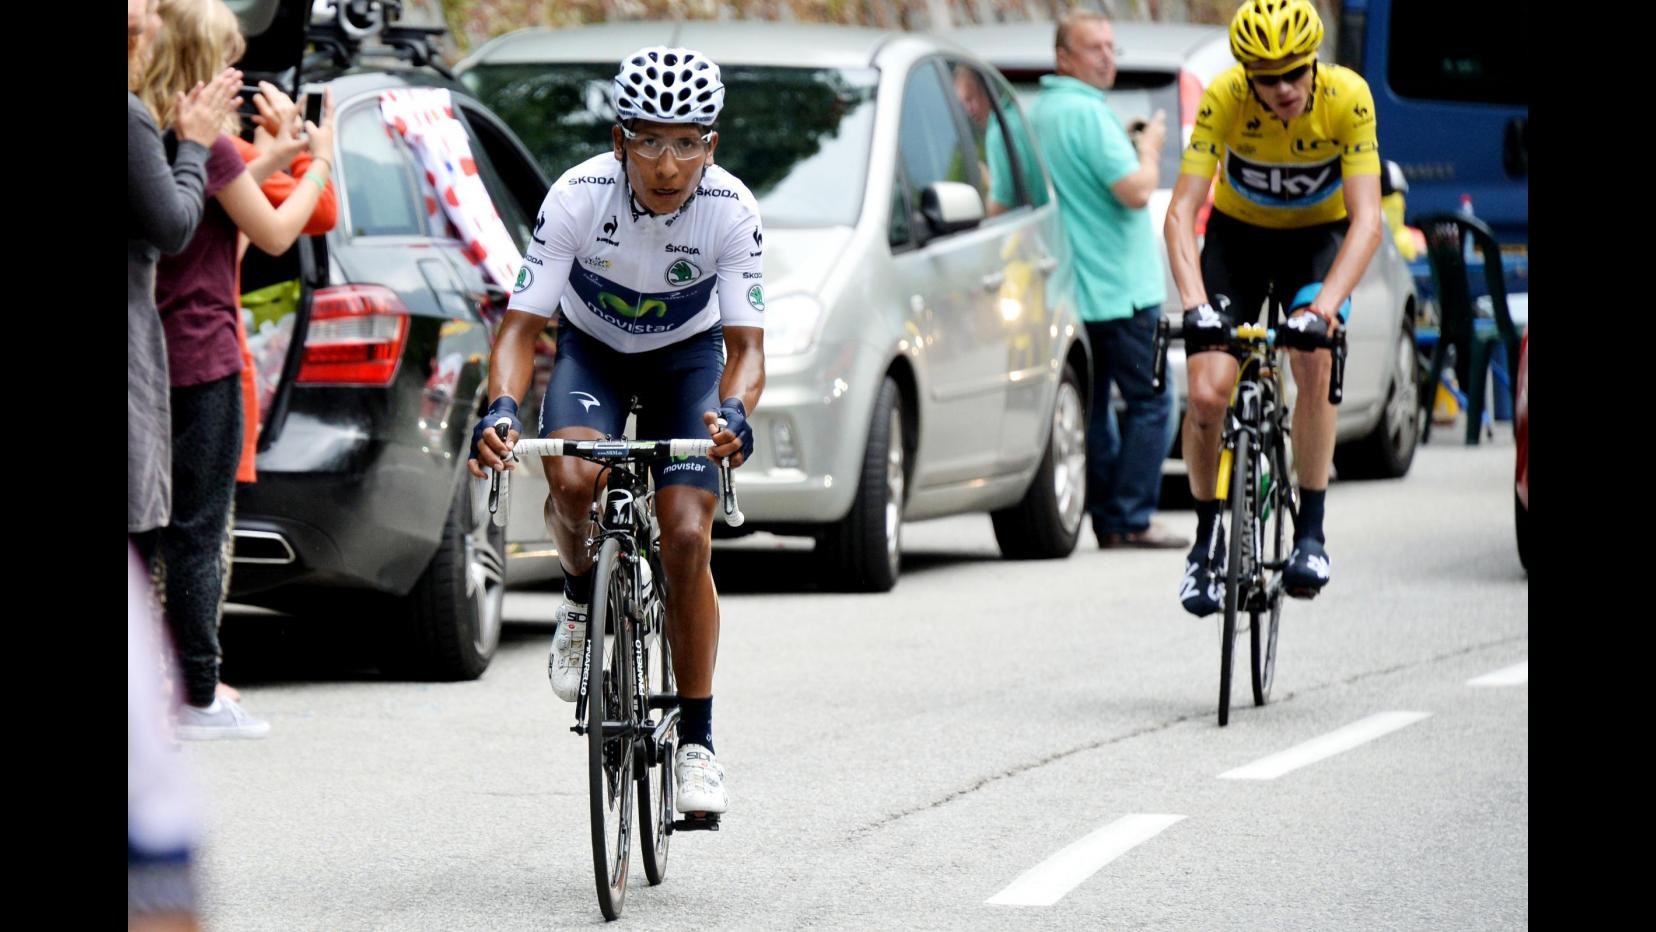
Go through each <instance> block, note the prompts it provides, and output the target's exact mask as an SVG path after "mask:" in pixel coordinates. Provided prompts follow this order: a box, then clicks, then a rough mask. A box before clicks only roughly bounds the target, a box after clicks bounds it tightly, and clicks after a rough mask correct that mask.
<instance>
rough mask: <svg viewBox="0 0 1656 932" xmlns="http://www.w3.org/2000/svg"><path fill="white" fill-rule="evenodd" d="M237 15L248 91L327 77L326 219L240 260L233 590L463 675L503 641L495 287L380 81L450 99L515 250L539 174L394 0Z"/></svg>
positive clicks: (470, 674) (410, 669)
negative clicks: (484, 472) (493, 375)
mask: <svg viewBox="0 0 1656 932" xmlns="http://www.w3.org/2000/svg"><path fill="white" fill-rule="evenodd" d="M234 6H237V7H239V9H238V10H237V12H238V15H240V16H241V17H242V22H243V25H244V29H245V30H246V32H247V33H248V36H249V49H248V53H247V55H246V56H245V57H244V58H243V61H242V63H241V65H240V67H241V68H242V69H243V71H244V72H245V73H246V74H247V81H248V83H249V84H252V83H255V82H256V81H258V80H261V79H263V80H270V81H272V82H273V83H276V84H277V85H278V86H281V87H284V88H287V89H289V90H290V91H291V90H294V89H303V90H304V91H306V92H309V93H311V94H312V95H315V96H317V97H319V96H320V93H321V89H322V88H323V87H327V88H331V89H332V92H333V100H334V119H335V128H336V134H335V144H334V151H335V167H334V174H333V181H334V185H335V190H336V192H337V194H338V198H339V215H338V223H337V225H336V226H335V228H334V230H333V231H332V232H330V233H328V234H327V235H325V236H318V237H302V238H301V239H300V241H299V243H297V244H296V245H295V246H294V248H293V249H291V250H289V251H288V253H286V254H285V255H282V256H279V257H270V256H266V255H264V254H262V253H260V252H259V251H258V250H257V249H250V250H249V251H248V254H247V258H246V259H245V261H244V264H243V269H242V291H243V293H244V295H246V298H245V299H244V321H245V322H246V323H247V329H248V336H249V342H250V345H251V347H252V349H253V352H254V356H255V360H256V369H257V373H258V387H259V396H260V398H259V400H260V422H261V426H260V433H259V438H258V458H257V469H258V481H257V482H256V483H254V484H251V485H242V486H240V487H238V490H237V496H236V511H235V531H234V544H235V554H234V563H233V575H232V580H231V595H230V597H231V599H232V600H233V601H236V602H241V603H247V604H254V605H264V606H268V607H272V608H277V609H282V610H287V611H294V612H299V613H304V614H307V615H312V614H324V615H325V614H331V613H339V612H340V610H345V611H347V612H349V613H350V614H353V615H361V614H364V613H366V614H367V615H368V617H369V618H370V619H372V621H373V623H374V624H376V625H378V626H379V629H378V631H379V634H378V642H379V643H380V645H381V646H382V648H383V650H382V652H381V653H382V659H383V666H384V668H385V669H386V670H387V671H388V672H392V673H395V674H397V675H412V676H418V677H426V678H435V679H473V678H476V677H478V676H480V675H482V673H483V671H484V670H485V669H486V668H487V667H488V664H489V661H490V659H491V657H492V656H493V654H494V651H495V647H496V644H497V643H498V641H499V637H500V617H501V603H502V597H503V592H504V586H505V582H506V564H507V558H506V553H507V542H506V540H505V539H504V535H503V534H502V533H501V529H500V528H498V527H495V526H494V524H493V523H492V522H491V521H490V520H489V515H488V513H487V509H486V506H485V502H486V496H487V492H488V489H487V486H486V484H485V483H482V482H480V481H478V480H473V479H472V478H471V477H470V475H469V474H468V473H467V471H466V468H465V460H466V455H467V454H466V448H467V442H468V440H469V438H470V432H471V428H472V425H473V424H474V423H476V419H477V418H478V417H479V416H480V414H481V412H482V410H483V408H484V407H485V406H486V400H485V399H484V397H483V394H484V391H485V389H486V387H487V366H488V358H489V346H490V339H491V333H492V324H493V323H495V322H498V320H499V318H500V316H501V315H502V314H503V313H504V309H505V301H506V298H507V291H506V290H505V289H504V288H502V287H500V286H498V285H497V284H495V283H493V282H489V281H487V279H486V277H485V276H484V274H483V273H482V271H481V270H480V269H479V268H478V266H477V265H476V263H475V262H474V260H473V259H472V258H471V257H469V255H468V252H467V248H466V246H465V244H464V243H463V242H461V241H460V240H459V239H458V238H456V237H454V236H452V235H447V233H446V232H442V231H444V229H445V228H444V224H445V223H446V221H444V220H443V219H442V218H441V213H440V212H439V211H437V210H436V205H435V202H434V201H433V200H431V199H430V192H429V191H427V190H425V189H426V188H427V187H429V183H428V182H427V181H426V180H425V171H424V169H423V168H421V166H420V163H419V162H418V159H417V157H416V156H415V155H414V153H413V152H412V151H411V150H410V148H409V147H408V146H407V145H406V144H405V143H404V142H403V141H402V139H401V137H400V136H399V135H398V134H397V133H396V132H394V131H393V130H392V129H391V128H389V127H388V126H387V125H386V124H385V122H384V121H383V119H382V118H381V116H380V109H379V105H378V101H379V95H380V93H381V92H383V91H387V90H391V89H397V88H407V87H437V88H445V89H447V90H448V91H449V93H450V94H451V96H452V101H453V105H454V106H453V109H454V115H455V117H456V118H457V119H458V120H459V121H460V122H461V123H462V124H464V126H465V127H466V129H467V131H468V134H469V137H470V143H471V148H472V152H473V155H474V157H475V161H476V163H477V167H478V170H479V173H480V175H481V177H482V179H483V181H484V183H485V185H486V187H487V188H488V190H489V193H490V195H491V197H492V199H493V201H494V205H495V208H496V210H497V211H498V212H499V214H500V217H501V219H502V220H503V221H504V222H505V225H506V228H507V229H508V230H509V231H510V232H511V234H512V237H513V238H514V239H515V240H517V243H518V246H519V248H520V249H522V248H523V247H524V246H526V245H527V244H528V242H529V236H530V233H531V232H532V231H531V227H530V222H531V221H532V219H533V218H534V216H535V211H536V210H537V209H538V206H539V204H540V201H541V199H542V197H543V196H544V195H545V193H546V189H547V184H546V180H545V178H544V176H543V175H542V174H541V172H540V170H539V168H538V167H537V166H536V165H535V164H534V161H533V160H532V159H531V157H530V156H529V154H528V152H527V151H526V150H525V149H524V147H523V145H522V143H520V142H519V141H518V139H517V138H516V137H515V136H514V135H513V134H512V132H511V131H510V130H509V129H507V128H506V126H505V124H504V123H502V122H501V121H500V120H499V119H498V118H497V117H495V116H494V115H493V114H492V113H490V112H489V111H488V109H487V108H485V107H484V106H483V105H482V104H480V103H478V102H477V101H476V100H475V99H474V98H472V97H471V96H470V95H469V94H468V93H467V92H466V90H465V89H464V88H463V87H462V86H460V85H459V84H457V83H455V82H454V81H452V80H451V79H450V78H449V76H448V75H447V73H446V72H445V71H443V70H442V69H441V66H440V65H434V64H431V63H432V62H433V61H435V59H434V56H433V53H432V50H431V39H432V38H433V36H434V35H435V34H437V33H440V30H431V29H412V28H406V27H401V26H398V25H397V24H396V21H395V17H396V15H397V13H398V12H399V10H398V5H397V4H395V3H387V4H381V5H379V6H377V7H372V8H369V9H370V12H369V13H367V14H363V13H362V11H361V10H358V11H357V12H352V11H351V9H350V5H347V4H339V5H337V7H330V8H329V9H328V11H327V13H325V14H320V15H323V16H325V17H326V18H327V21H324V22H313V21H312V20H311V4H310V3H309V2H303V0H300V2H290V0H281V2H272V0H264V2H258V0H254V2H251V3H249V2H243V3H239V4H234ZM358 6H361V7H364V8H368V5H358ZM261 20H262V21H263V22H262V23H261ZM307 44H308V45H310V46H311V47H312V49H313V51H311V52H310V53H309V54H308V55H305V57H304V59H303V61H302V63H300V55H301V54H302V50H303V48H304V46H305V45H307ZM284 63H287V66H286V67H283V65H284ZM246 96H249V97H250V95H246ZM432 218H436V219H435V220H433V219H432ZM434 229H435V230H438V231H440V232H433V230H434ZM540 536H542V537H544V536H545V535H544V532H541V534H540Z"/></svg>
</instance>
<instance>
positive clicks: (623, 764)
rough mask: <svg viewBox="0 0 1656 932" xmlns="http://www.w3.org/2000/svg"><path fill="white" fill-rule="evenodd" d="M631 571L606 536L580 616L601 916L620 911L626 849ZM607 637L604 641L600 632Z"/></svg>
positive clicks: (628, 852) (629, 773) (609, 916)
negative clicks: (587, 607)
mask: <svg viewBox="0 0 1656 932" xmlns="http://www.w3.org/2000/svg"><path fill="white" fill-rule="evenodd" d="M631 590H632V577H631V574H630V573H629V572H628V571H627V568H626V566H625V564H624V563H623V562H622V560H621V545H620V544H619V543H617V542H616V541H614V540H606V541H605V542H604V546H603V549H602V550H600V551H599V553H598V562H597V564H596V565H595V567H594V573H593V577H592V617H591V618H590V619H589V620H588V621H587V656H588V657H589V658H590V662H589V663H588V665H587V669H586V671H585V672H586V689H587V776H588V788H589V790H590V792H591V798H592V867H593V871H594V874H595V875H596V878H597V881H598V907H599V908H600V909H602V910H603V911H604V918H605V919H615V918H617V917H619V916H620V915H621V907H622V905H623V904H624V903H625V902H626V899H627V867H628V865H629V863H630V861H631V854H632V811H633V787H634V786H635V783H634V780H633V747H634V740H635V736H634V735H633V734H632V728H631V726H632V724H633V689H632V684H633V677H632V671H631V664H630V662H629V660H628V658H630V657H631V656H632V643H631V640H632V638H631V631H632V628H631V626H630V625H628V624H627V620H626V610H627V598H628V596H629V594H630V593H631ZM606 635H607V636H608V640H609V645H608V648H607V649H606V647H605V643H604V642H605V637H606Z"/></svg>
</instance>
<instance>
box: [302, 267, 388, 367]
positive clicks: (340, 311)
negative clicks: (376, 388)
mask: <svg viewBox="0 0 1656 932" xmlns="http://www.w3.org/2000/svg"><path fill="white" fill-rule="evenodd" d="M407 340H408V308H407V307H405V306H404V305H403V303H402V299H401V298H398V297H397V293H396V292H394V291H392V290H391V289H389V288H386V287H383V286H381V285H343V286H340V287H335V288H319V289H317V291H316V294H315V295H314V296H313V297H312V299H311V316H310V328H309V331H308V332H307V333H306V335H305V358H304V362H303V363H302V364H301V365H300V367H299V381H300V382H303V383H307V384H312V385H315V384H319V383H325V384H330V385H389V384H391V380H392V379H393V378H395V377H396V374H397V364H398V363H399V362H400V361H401V360H402V352H403V344H404V343H405V342H406V341H407Z"/></svg>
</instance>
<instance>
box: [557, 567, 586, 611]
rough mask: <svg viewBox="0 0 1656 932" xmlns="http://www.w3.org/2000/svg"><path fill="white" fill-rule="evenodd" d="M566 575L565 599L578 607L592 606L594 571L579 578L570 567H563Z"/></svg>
mask: <svg viewBox="0 0 1656 932" xmlns="http://www.w3.org/2000/svg"><path fill="white" fill-rule="evenodd" d="M562 569H563V574H564V598H566V599H568V600H569V601H571V602H574V603H576V604H578V605H591V604H592V570H591V569H588V570H587V571H586V572H585V573H582V574H581V575H579V576H575V575H572V574H571V573H570V572H569V568H568V567H562Z"/></svg>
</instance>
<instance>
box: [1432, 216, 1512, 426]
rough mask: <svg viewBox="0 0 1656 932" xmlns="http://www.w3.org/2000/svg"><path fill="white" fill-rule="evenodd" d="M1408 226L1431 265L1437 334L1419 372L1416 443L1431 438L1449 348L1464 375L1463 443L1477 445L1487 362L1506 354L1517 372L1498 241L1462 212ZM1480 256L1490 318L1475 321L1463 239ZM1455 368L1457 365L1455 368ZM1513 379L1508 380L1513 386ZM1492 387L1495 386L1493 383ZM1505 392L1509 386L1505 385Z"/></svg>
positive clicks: (1482, 224) (1482, 410) (1486, 379)
mask: <svg viewBox="0 0 1656 932" xmlns="http://www.w3.org/2000/svg"><path fill="white" fill-rule="evenodd" d="M1413 225H1414V226H1417V227H1419V228H1420V229H1421V231H1422V232H1424V233H1425V234H1426V257H1427V261H1428V262H1429V264H1430V265H1431V267H1432V287H1433V289H1434V290H1436V292H1437V306H1438V320H1439V332H1438V339H1437V343H1436V345H1435V346H1434V347H1433V348H1432V363H1431V365H1430V366H1429V367H1427V369H1426V372H1425V373H1424V375H1423V376H1422V381H1423V383H1424V384H1422V385H1421V390H1420V399H1421V404H1422V406H1423V407H1424V408H1425V409H1426V413H1427V417H1426V418H1425V421H1426V427H1425V429H1424V431H1423V433H1422V435H1421V442H1422V443H1425V442H1426V441H1427V440H1429V439H1430V438H1431V434H1432V418H1431V405H1432V401H1433V399H1434V398H1436V397H1437V380H1438V378H1439V376H1440V373H1442V371H1443V358H1444V355H1445V353H1446V352H1447V350H1448V348H1449V347H1450V346H1453V347H1455V356H1456V359H1457V360H1464V361H1465V365H1466V377H1465V380H1464V381H1463V382H1462V383H1461V384H1462V386H1463V387H1464V388H1465V390H1466V396H1467V406H1466V443H1467V445H1468V446H1477V444H1478V435H1479V433H1480V431H1481V430H1482V427H1483V422H1484V385H1485V383H1486V382H1487V381H1488V379H1489V368H1490V361H1491V360H1492V359H1493V358H1494V355H1495V354H1496V353H1498V352H1504V353H1505V354H1506V356H1505V360H1506V371H1508V372H1511V373H1516V372H1517V371H1518V340H1519V333H1518V329H1517V328H1516V327H1514V326H1513V325H1512V315H1511V312H1510V311H1508V309H1507V293H1506V273H1505V271H1504V270H1503V269H1502V267H1501V245H1500V243H1499V242H1497V241H1496V239H1495V234H1494V232H1493V231H1491V230H1490V229H1489V227H1488V225H1486V224H1485V223H1484V222H1483V221H1482V220H1479V219H1478V218H1476V217H1467V216H1465V215H1463V214H1448V213H1441V214H1428V215H1426V216H1424V217H1419V218H1416V219H1415V221H1414V224H1413ZM1468 236H1470V237H1471V238H1472V244H1473V246H1474V247H1475V248H1476V249H1477V250H1478V252H1479V254H1481V255H1482V256H1483V260H1484V261H1483V272H1484V282H1485V284H1486V286H1487V287H1488V290H1489V301H1490V305H1491V307H1492V309H1493V311H1494V320H1493V322H1491V321H1489V320H1480V319H1478V317H1477V315H1476V314H1475V313H1474V312H1473V306H1472V292H1471V288H1470V286H1469V284H1468V274H1469V273H1468V269H1467V266H1466V253H1465V248H1466V247H1465V245H1464V244H1465V242H1466V240H1465V238H1466V237H1468ZM1457 368H1458V367H1457ZM1516 381H1517V380H1516V379H1513V380H1512V383H1513V384H1514V385H1515V384H1516ZM1496 390H1497V391H1500V390H1501V387H1500V386H1499V384H1497V388H1496ZM1508 390H1512V389H1511V388H1510V387H1509V388H1508Z"/></svg>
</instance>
